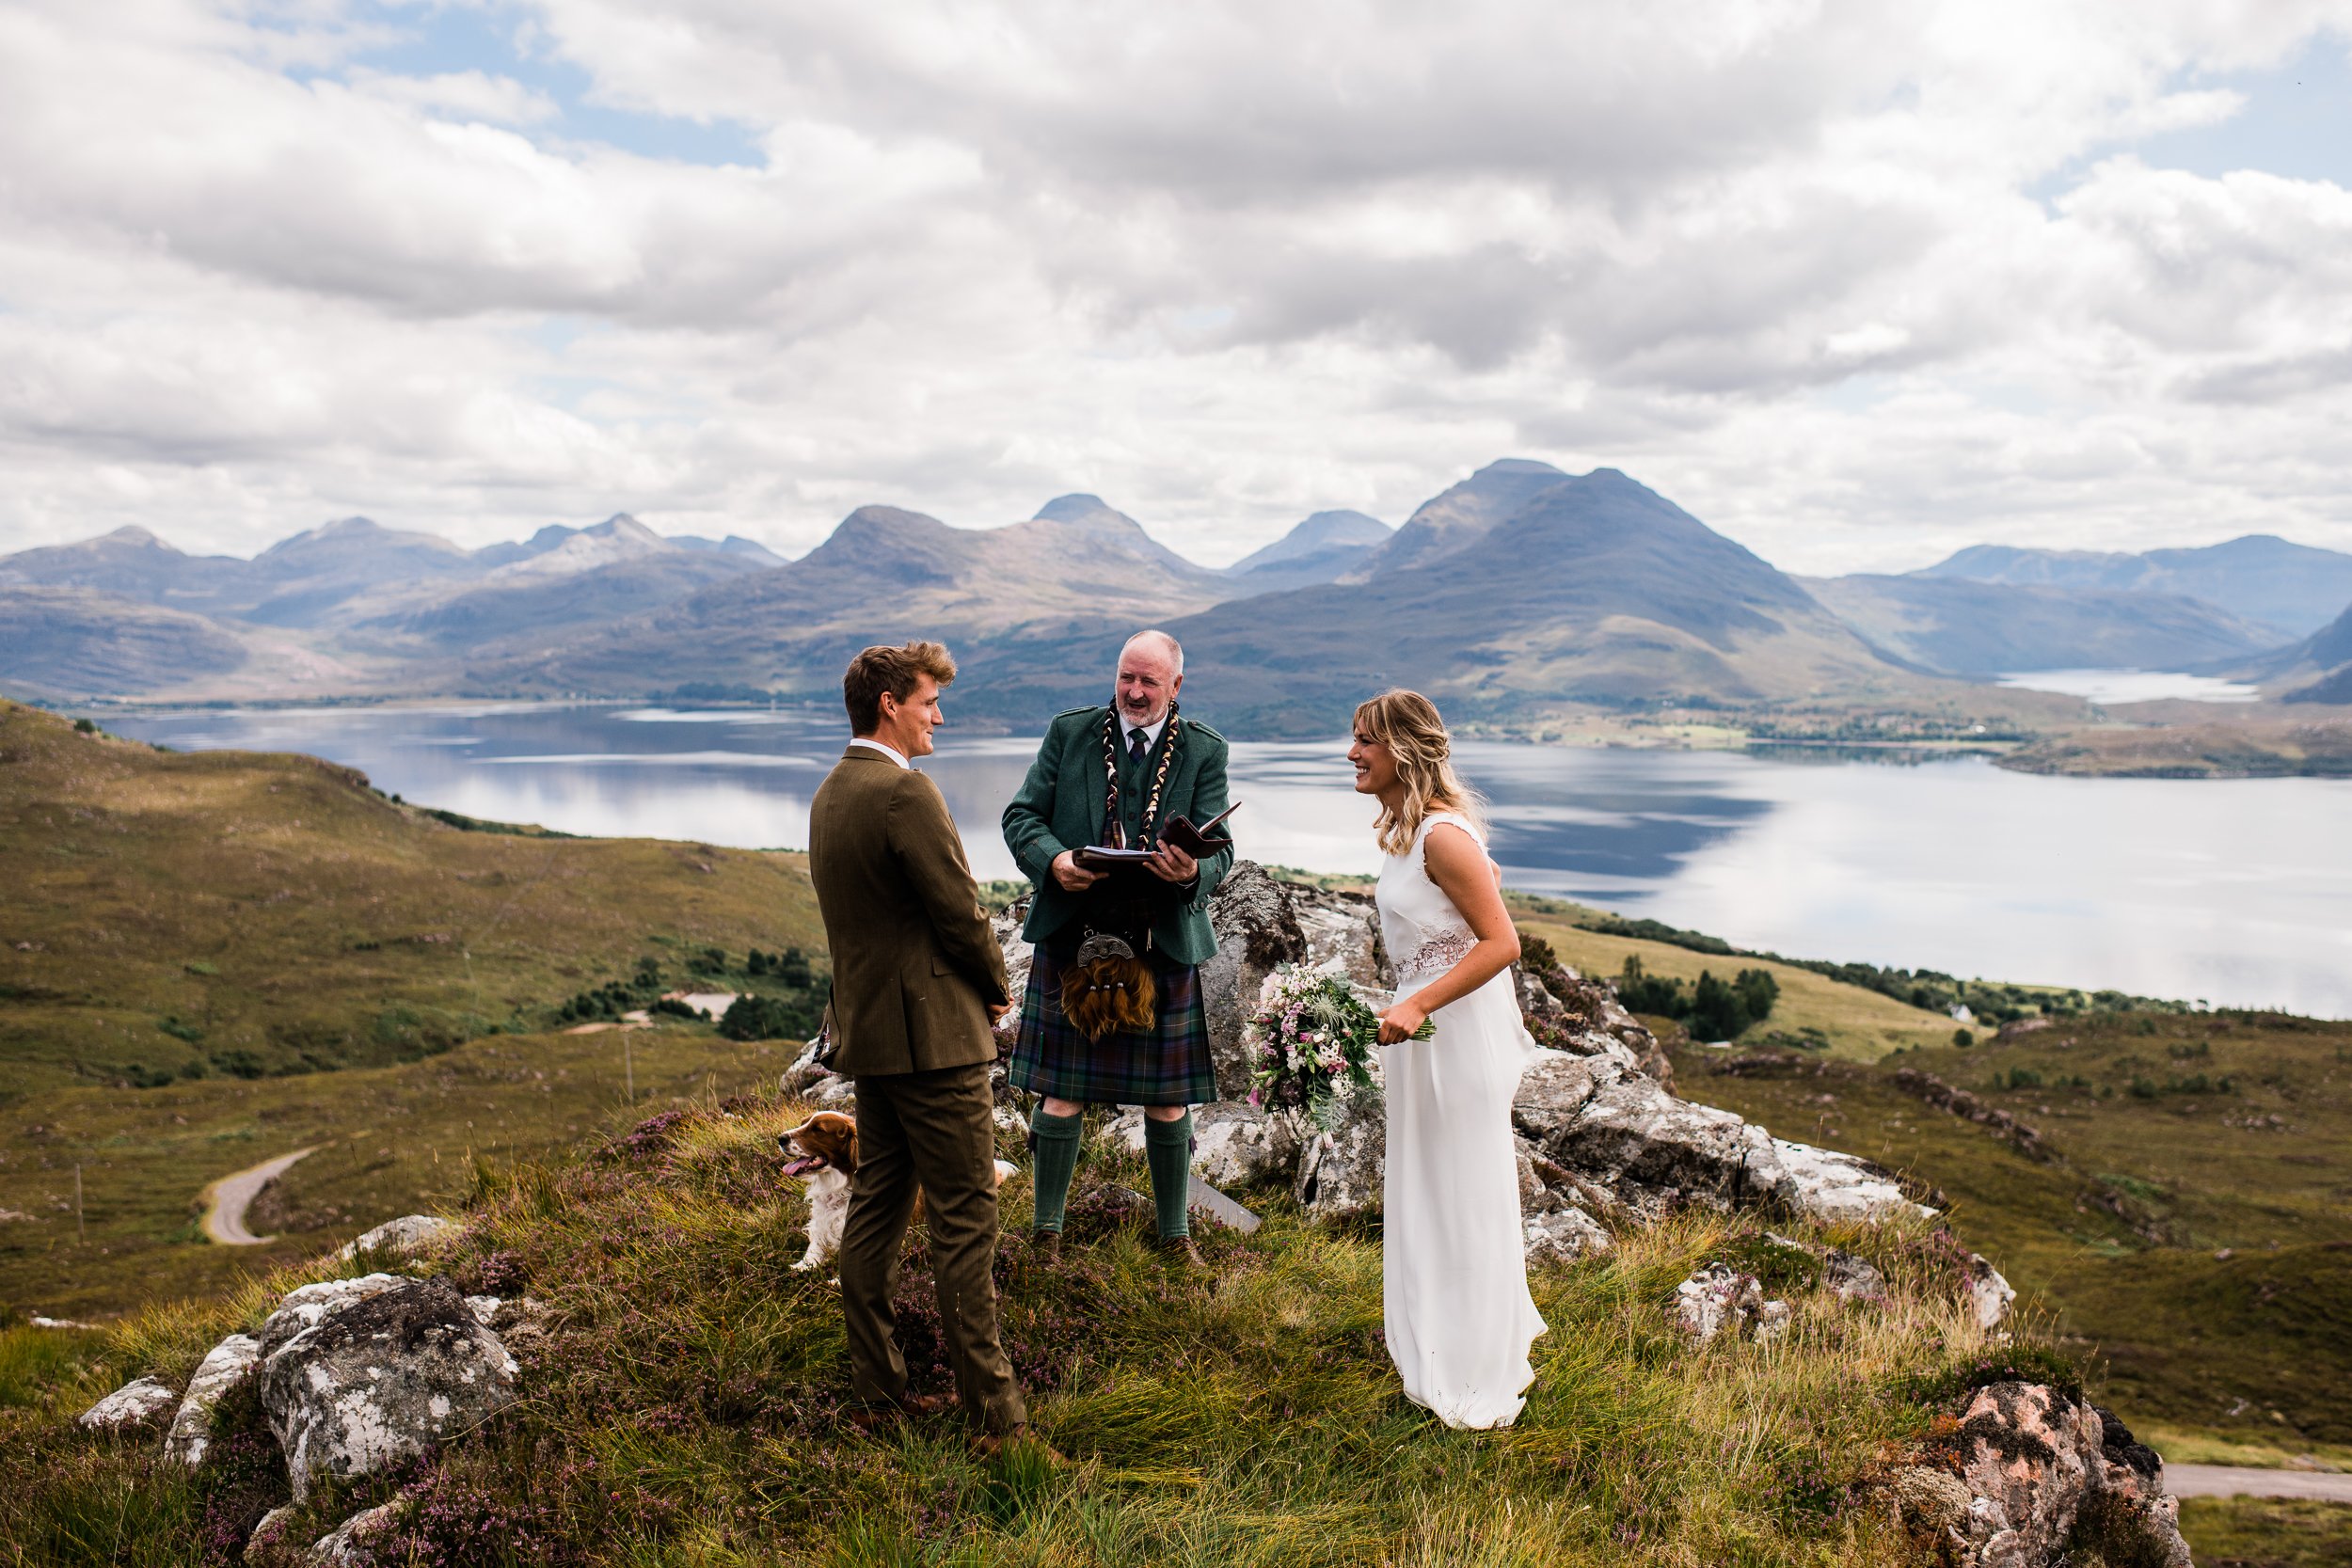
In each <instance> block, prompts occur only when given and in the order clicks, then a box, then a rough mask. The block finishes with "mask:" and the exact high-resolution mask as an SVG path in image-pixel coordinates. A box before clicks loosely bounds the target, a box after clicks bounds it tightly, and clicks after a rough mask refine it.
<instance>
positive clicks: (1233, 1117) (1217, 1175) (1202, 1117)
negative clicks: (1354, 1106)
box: [1104, 1100, 1298, 1190]
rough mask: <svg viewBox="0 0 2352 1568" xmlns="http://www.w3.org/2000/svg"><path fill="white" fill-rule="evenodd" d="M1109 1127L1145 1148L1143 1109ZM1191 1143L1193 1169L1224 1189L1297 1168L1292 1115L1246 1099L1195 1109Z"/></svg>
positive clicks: (1114, 1136)
mask: <svg viewBox="0 0 2352 1568" xmlns="http://www.w3.org/2000/svg"><path fill="white" fill-rule="evenodd" d="M1104 1133H1105V1135H1106V1136H1108V1137H1109V1138H1110V1139H1111V1140H1112V1141H1113V1142H1115V1143H1117V1144H1119V1145H1120V1146H1121V1147H1122V1148H1126V1149H1127V1150H1128V1151H1129V1152H1131V1153H1134V1154H1137V1155H1140V1154H1142V1153H1143V1152H1144V1130H1143V1113H1142V1112H1141V1111H1140V1110H1136V1109H1133V1108H1130V1109H1128V1110H1126V1111H1122V1112H1121V1113H1120V1115H1119V1116H1118V1117H1115V1118H1114V1119H1113V1120H1112V1121H1111V1123H1110V1125H1109V1126H1108V1127H1107V1128H1105V1129H1104ZM1192 1143H1193V1148H1192V1168H1193V1169H1194V1170H1195V1171H1197V1172H1199V1173H1200V1180H1203V1181H1206V1182H1207V1183H1209V1185H1211V1186H1213V1187H1216V1188H1218V1189H1219V1190H1223V1189H1227V1188H1232V1187H1239V1186H1246V1185H1248V1184H1249V1183H1251V1182H1255V1181H1288V1180H1292V1178H1293V1176H1294V1175H1295V1172H1296V1171H1297V1169H1298V1132H1297V1129H1296V1128H1295V1126H1294V1125H1293V1123H1292V1121H1291V1118H1290V1117H1279V1116H1269V1115H1268V1114H1267V1113H1265V1112H1264V1111H1262V1110H1260V1109H1259V1108H1258V1107H1257V1106H1255V1105H1252V1104H1249V1103H1248V1101H1225V1100H1220V1101H1216V1102H1215V1103H1214V1104H1209V1105H1196V1106H1195V1107H1193V1112H1192Z"/></svg>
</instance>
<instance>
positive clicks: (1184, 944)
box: [1005, 706, 1233, 964]
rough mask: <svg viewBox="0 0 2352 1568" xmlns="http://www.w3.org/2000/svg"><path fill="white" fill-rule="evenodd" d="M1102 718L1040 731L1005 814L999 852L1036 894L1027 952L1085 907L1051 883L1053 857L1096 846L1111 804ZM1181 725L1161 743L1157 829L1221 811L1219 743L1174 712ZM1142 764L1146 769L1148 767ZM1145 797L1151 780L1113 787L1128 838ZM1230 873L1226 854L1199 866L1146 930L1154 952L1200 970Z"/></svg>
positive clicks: (1063, 721) (1026, 930)
mask: <svg viewBox="0 0 2352 1568" xmlns="http://www.w3.org/2000/svg"><path fill="white" fill-rule="evenodd" d="M1109 712H1110V709H1109V708H1107V707H1100V706H1098V707H1081V708H1073V709H1071V710H1070V711H1069V712H1068V713H1063V714H1057V715H1056V716H1055V719H1054V721H1053V723H1051V724H1049V725H1047V726H1046V730H1045V741H1044V744H1042V745H1041V746H1040V747H1039V748H1038V749H1037V760H1036V761H1035V762H1033V763H1031V764H1030V765H1029V776H1028V777H1027V778H1025V779H1024V780H1023V781H1022V782H1021V789H1020V792H1019V793H1017V794H1016V795H1014V796H1013V798H1012V801H1011V803H1010V804H1009V805H1007V806H1006V807H1005V847H1006V848H1008V849H1010V850H1011V851H1012V858H1013V860H1014V861H1015V863H1018V864H1019V865H1020V867H1021V869H1022V870H1023V871H1025V872H1026V873H1027V874H1028V878H1029V880H1030V881H1031V882H1033V883H1035V884H1036V885H1037V898H1036V900H1035V902H1033V903H1032V904H1030V906H1029V922H1028V924H1027V925H1026V926H1025V927H1022V931H1021V934H1022V935H1023V936H1025V937H1026V938H1028V939H1029V941H1031V942H1043V941H1045V940H1046V939H1047V938H1049V937H1051V936H1053V935H1054V934H1055V933H1056V932H1057V931H1059V930H1061V928H1062V927H1065V926H1067V925H1069V924H1070V922H1071V921H1072V920H1073V919H1075V918H1076V917H1077V914H1078V911H1079V907H1080V904H1081V902H1082V900H1081V899H1080V897H1079V896H1078V895H1075V894H1071V893H1067V892H1064V891H1063V889H1062V886H1061V884H1060V883H1059V882H1057V881H1055V880H1054V873H1053V864H1054V857H1055V856H1056V855H1058V854H1060V853H1061V852H1062V851H1063V850H1064V849H1081V848H1084V847H1086V846H1088V845H1089V844H1096V843H1100V842H1101V841H1102V836H1103V812H1104V806H1105V805H1106V804H1107V802H1108V800H1109V796H1110V791H1109V786H1108V784H1107V781H1106V780H1105V779H1104V772H1103V721H1104V718H1105V716H1107V715H1108V714H1109ZM1178 718H1179V719H1180V720H1181V721H1182V722H1181V723H1179V724H1178V725H1177V727H1176V734H1175V736H1174V738H1173V739H1172V740H1169V739H1168V737H1167V736H1162V742H1163V744H1168V745H1172V746H1173V747H1174V748H1175V754H1174V756H1173V757H1172V758H1171V759H1170V760H1169V763H1168V784H1167V787H1166V788H1165V790H1164V791H1163V793H1162V796H1161V801H1160V820H1161V821H1162V822H1166V821H1167V820H1168V818H1169V817H1171V816H1184V817H1189V818H1190V819H1191V820H1192V821H1193V822H1194V823H1195V824H1196V825H1198V824H1201V823H1205V822H1207V821H1208V820H1209V819H1210V818H1211V817H1213V816H1216V815H1217V814H1218V813H1219V812H1221V811H1223V810H1224V809H1225V807H1226V803H1227V802H1226V795H1225V751H1226V748H1225V737H1224V736H1221V735H1219V734H1217V733H1216V731H1215V730H1213V729H1211V728H1209V726H1208V725H1206V724H1203V723H1200V721H1197V720H1194V719H1192V718H1190V717H1189V716H1186V715H1184V713H1183V712H1182V711H1181V710H1179V713H1178ZM1146 763H1147V768H1148V766H1149V765H1150V763H1151V759H1149V758H1147V759H1146ZM1138 771H1141V770H1138ZM1150 791H1151V781H1150V779H1149V778H1148V777H1136V776H1133V775H1130V776H1129V777H1128V779H1127V780H1126V781H1124V782H1122V783H1121V784H1120V806H1121V808H1122V812H1121V815H1122V816H1125V817H1126V819H1127V823H1128V828H1129V831H1130V832H1131V833H1132V832H1133V831H1134V829H1135V827H1136V822H1137V819H1138V818H1139V817H1140V816H1141V815H1142V810H1143V798H1144V797H1145V796H1146V795H1147V794H1149V793H1150ZM1232 868H1233V851H1232V849H1231V848H1225V849H1220V850H1218V851H1217V852H1216V854H1214V855H1212V856H1210V857H1209V858H1208V859H1206V860H1204V861H1202V862H1201V863H1200V881H1199V883H1198V884H1197V885H1196V886H1195V888H1194V890H1193V893H1192V896H1191V897H1190V899H1188V900H1187V901H1185V902H1184V903H1182V904H1180V905H1179V906H1177V907H1176V908H1175V909H1173V910H1170V911H1168V913H1167V914H1166V915H1164V916H1162V917H1161V919H1160V922H1159V924H1158V925H1156V926H1154V927H1152V945H1153V946H1154V947H1156V948H1158V949H1159V950H1160V951H1161V952H1163V953H1165V954H1167V955H1168V958H1172V959H1174V960H1175V961H1176V962H1178V963H1184V964H1199V963H1205V962H1207V961H1208V958H1209V957H1210V955H1211V954H1213V953H1215V952H1216V933H1215V932H1214V931H1212V930H1210V929H1209V895H1210V894H1212V893H1215V892H1216V885H1217V883H1219V882H1221V881H1223V880H1224V879H1225V874H1226V873H1227V872H1228V871H1231V870H1232Z"/></svg>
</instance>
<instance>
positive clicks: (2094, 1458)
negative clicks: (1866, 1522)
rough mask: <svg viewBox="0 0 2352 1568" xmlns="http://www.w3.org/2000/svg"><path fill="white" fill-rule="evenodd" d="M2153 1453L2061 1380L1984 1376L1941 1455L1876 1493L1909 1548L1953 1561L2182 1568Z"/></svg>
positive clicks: (2175, 1509)
mask: <svg viewBox="0 0 2352 1568" xmlns="http://www.w3.org/2000/svg"><path fill="white" fill-rule="evenodd" d="M2161 1476H2162V1468H2161V1462H2160V1461H2158V1460H2157V1459H2156V1457H2155V1455H2154V1454H2153V1452H2152V1451H2151V1450H2149V1449H2146V1448H2145V1447H2144V1446H2142V1445H2139V1444H2137V1443H2134V1442H2133V1441H2132V1434H2131V1433H2130V1432H2129V1431H2128V1430H2126V1429H2125V1428H2123V1426H2122V1423H2121V1422H2117V1423H2116V1424H2115V1430H2114V1432H2113V1433H2109V1432H2108V1430H2107V1422H2106V1418H2105V1413H2104V1412H2102V1411H2100V1410H2098V1409H2097V1408H2095V1407H2093V1406H2091V1405H2089V1404H2086V1403H2084V1402H2082V1401H2081V1400H2079V1399H2077V1398H2076V1397H2074V1395H2072V1394H2069V1393H2067V1392H2065V1391H2064V1390H2063V1389H2058V1388H2052V1387H2049V1386H2045V1385H2042V1384H2034V1383H1995V1384H1992V1385H1989V1386H1985V1387H1982V1388H1979V1389H1976V1390H1974V1391H1973V1392H1971V1393H1970V1394H1969V1396H1968V1398H1967V1401H1966V1402H1965V1403H1964V1404H1963V1407H1962V1409H1961V1411H1960V1431H1959V1433H1958V1435H1957V1437H1956V1438H1955V1439H1954V1448H1953V1451H1952V1452H1951V1453H1949V1454H1948V1455H1947V1456H1946V1458H1945V1461H1944V1463H1943V1464H1942V1465H1914V1466H1907V1467H1905V1468H1903V1469H1900V1470H1899V1471H1897V1472H1896V1473H1895V1474H1894V1475H1893V1476H1892V1477H1891V1478H1890V1479H1889V1481H1888V1482H1887V1496H1888V1498H1889V1501H1890V1502H1891V1503H1892V1504H1893V1507H1894V1511H1895V1513H1896V1515H1897V1517H1898V1519H1899V1521H1900V1523H1901V1524H1902V1525H1903V1526H1904V1527H1905V1528H1907V1529H1908V1530H1909V1531H1910V1533H1911V1535H1912V1538H1913V1540H1914V1541H1915V1543H1916V1544H1918V1545H1920V1546H1921V1547H1923V1548H1928V1549H1931V1550H1932V1551H1934V1552H1935V1553H1936V1555H1937V1556H1938V1557H1940V1558H1941V1559H1942V1560H1946V1561H1949V1562H1955V1563H1958V1564H1960V1565H1961V1568H2057V1565H2058V1564H2060V1563H2064V1562H2067V1561H2070V1560H2075V1558H2076V1556H2077V1554H2078V1553H2079V1552H2081V1551H2082V1550H2083V1549H2084V1548H2089V1549H2090V1551H2093V1552H2096V1553H2097V1554H2098V1556H2099V1558H2100V1560H2103V1561H2107V1562H2119V1563H2120V1562H2131V1563H2139V1564H2146V1565H2148V1568H2189V1553H2188V1547H2187V1545H2186V1544H2185V1543H2183V1541H2182V1540H2181V1534H2180V1527H2179V1505H2178V1504H2177V1503H2175V1502H2174V1501H2173V1499H2171V1498H2170V1497H2166V1496H2165V1495H2164V1493H2163V1488H2162V1483H2161Z"/></svg>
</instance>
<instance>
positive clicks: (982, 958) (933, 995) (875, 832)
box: [808, 746, 1012, 1077]
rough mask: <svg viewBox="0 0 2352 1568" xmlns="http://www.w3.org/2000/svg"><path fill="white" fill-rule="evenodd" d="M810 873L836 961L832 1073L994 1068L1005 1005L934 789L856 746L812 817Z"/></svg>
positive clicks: (995, 951)
mask: <svg viewBox="0 0 2352 1568" xmlns="http://www.w3.org/2000/svg"><path fill="white" fill-rule="evenodd" d="M808 876H809V880H810V881H812V882H814V883H815V884H816V887H817V907H818V910H819V911H821V912H822V913H823V915H824V917H825V942H826V945H827V946H828V948H830V949H831V951H832V954H833V1006H832V1009H831V1012H832V1022H833V1037H834V1043H835V1049H836V1055H835V1057H834V1067H835V1069H837V1070H839V1071H841V1072H844V1073H847V1074H849V1075H850V1076H852V1077H856V1076H862V1075H871V1074H882V1073H893V1072H928V1071H930V1070H932V1069H937V1068H951V1067H969V1066H971V1065H972V1064H973V1063H975V1062H985V1061H990V1060H993V1058H994V1057H995V1054H996V1042H995V1038H994V1037H993V1035H991V1034H990V1032H989V1020H988V1005H989V1004H991V1003H996V1002H1009V1001H1010V1000H1011V994H1012V993H1011V991H1010V990H1009V987H1008V986H1007V985H1006V982H1005V954H1004V949H1003V948H1001V947H999V946H998V945H997V944H996V938H995V935H994V933H993V932H992V931H991V930H990V929H989V926H988V916H987V915H985V914H983V913H982V912H981V911H980V900H979V890H978V889H977V887H976V886H974V884H973V881H972V868H971V866H970V865H969V864H968V863H966V862H965V860H964V858H963V841H962V839H961V838H960V837H958V836H957V833H956V824H955V819H954V818H953V817H951V816H948V815H947V802H946V799H945V798H943V797H942V796H941V795H940V793H939V786H938V785H937V784H933V783H931V781H930V780H929V779H927V778H925V777H924V776H923V775H922V774H920V773H917V772H915V771H914V769H912V768H900V767H899V766H898V764H897V763H895V762H892V761H891V760H890V759H889V758H888V757H886V756H883V755H882V753H881V752H876V751H873V750H871V749H869V748H867V747H864V746H852V747H850V748H849V749H848V751H847V752H844V753H843V754H842V758H841V760H840V761H839V762H838V763H835V764H834V769H833V771H832V772H831V773H828V774H827V775H826V776H825V782H824V783H823V784H819V785H818V786H817V796H816V799H815V800H812V801H810V802H809V808H808Z"/></svg>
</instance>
